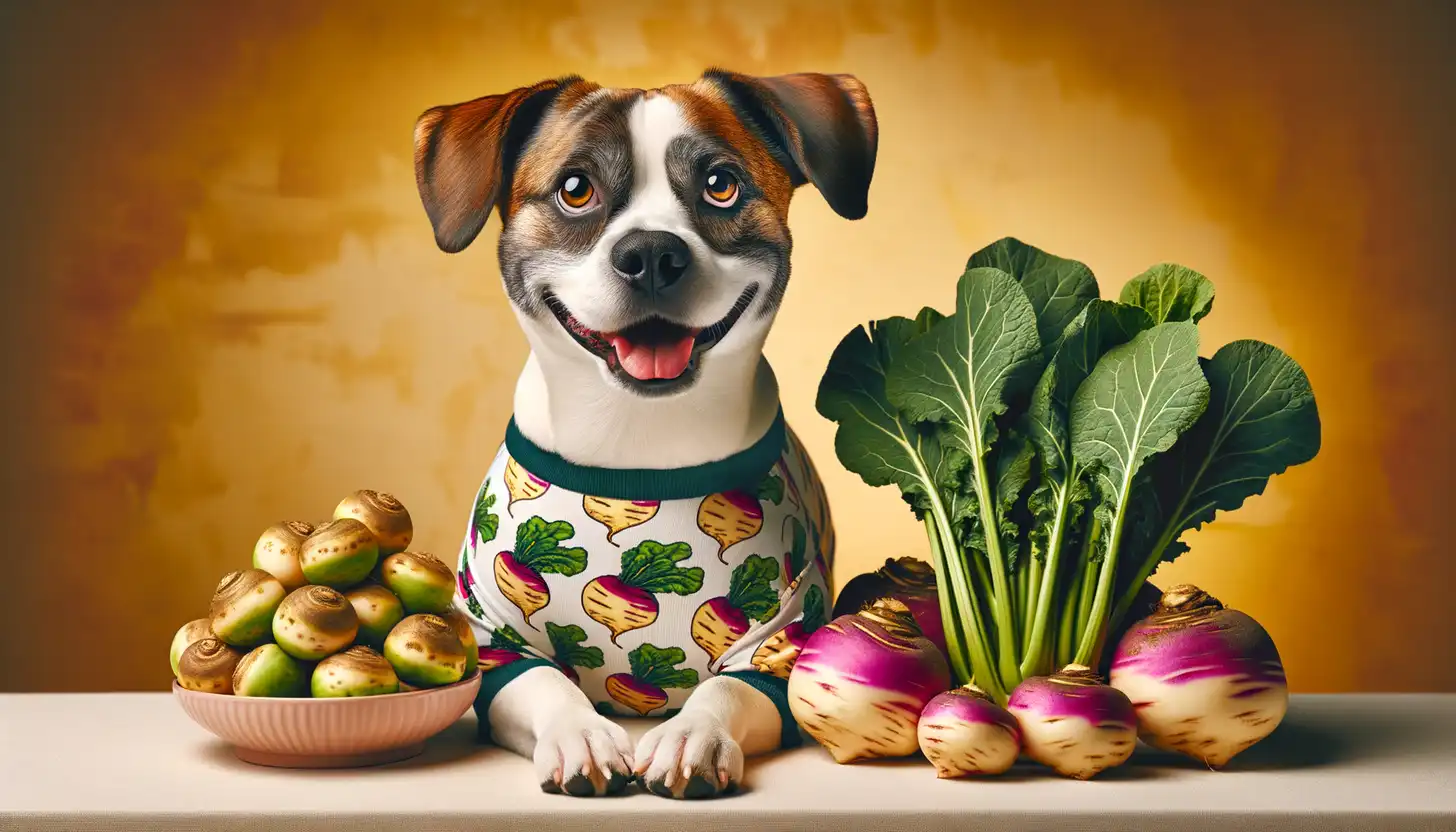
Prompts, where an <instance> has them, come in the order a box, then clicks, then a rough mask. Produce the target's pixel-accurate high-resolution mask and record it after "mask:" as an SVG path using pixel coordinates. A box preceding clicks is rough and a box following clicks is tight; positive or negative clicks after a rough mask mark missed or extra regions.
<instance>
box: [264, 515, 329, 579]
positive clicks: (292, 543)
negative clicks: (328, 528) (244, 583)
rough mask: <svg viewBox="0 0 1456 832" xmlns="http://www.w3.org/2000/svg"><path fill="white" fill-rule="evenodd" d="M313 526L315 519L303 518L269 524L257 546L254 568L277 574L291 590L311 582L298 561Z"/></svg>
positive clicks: (274, 575)
mask: <svg viewBox="0 0 1456 832" xmlns="http://www.w3.org/2000/svg"><path fill="white" fill-rule="evenodd" d="M313 528H314V527H313V524H312V523H305V522H303V521H301V520H288V521H285V522H282V523H274V524H273V525H271V526H269V527H268V528H267V529H266V530H265V531H264V532H263V534H262V535H261V536H260V537H259V538H258V542H257V543H256V544H255V545H254V546H253V568H254V569H261V570H263V571H264V572H267V573H268V574H270V575H272V576H273V577H275V578H277V579H278V582H279V583H281V584H283V588H284V589H286V590H288V591H289V592H292V591H293V590H295V589H298V588H299V587H301V586H303V585H304V584H306V583H308V578H306V577H304V575H303V567H302V566H300V565H299V563H298V553H299V552H300V551H301V550H302V549H303V541H305V540H307V539H308V536H309V535H311V534H313Z"/></svg>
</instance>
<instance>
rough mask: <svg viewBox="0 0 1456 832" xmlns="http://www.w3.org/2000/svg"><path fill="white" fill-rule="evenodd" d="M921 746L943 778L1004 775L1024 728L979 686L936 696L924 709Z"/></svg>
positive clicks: (1016, 752) (1019, 744)
mask: <svg viewBox="0 0 1456 832" xmlns="http://www.w3.org/2000/svg"><path fill="white" fill-rule="evenodd" d="M916 735H917V737H918V738H919V741H920V751H921V752H922V753H924V754H925V759H927V760H929V761H930V763H931V765H933V766H935V772H936V775H937V776H938V777H940V778H942V779H948V778H952V777H965V776H967V775H972V774H1000V773H1002V772H1003V771H1006V770H1007V769H1009V768H1011V766H1012V764H1013V763H1015V762H1016V756H1017V755H1018V754H1020V753H1021V727H1020V726H1019V725H1018V724H1017V722H1016V717H1014V716H1012V715H1011V712H1010V711H1008V710H1006V709H1005V708H1003V707H1001V706H1000V705H997V704H996V703H995V701H993V700H992V699H991V697H989V696H987V695H986V692H985V691H983V690H981V689H980V688H978V687H976V686H975V685H962V686H961V687H958V688H955V689H954V690H948V691H946V692H945V693H942V694H939V695H937V696H936V697H935V698H934V699H932V700H930V704H928V705H926V706H925V710H923V711H921V712H920V723H919V726H918V727H917V729H916Z"/></svg>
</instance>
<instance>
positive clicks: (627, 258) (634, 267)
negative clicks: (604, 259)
mask: <svg viewBox="0 0 1456 832" xmlns="http://www.w3.org/2000/svg"><path fill="white" fill-rule="evenodd" d="M692 262H693V252H692V249H689V248H688V244H687V243H685V242H683V238H681V237H679V236H677V235H676V234H673V233H672V232H670V231H641V230H638V231H629V232H627V233H626V234H624V235H622V239H620V240H618V241H617V244H616V245H614V246H612V268H613V269H614V270H615V271H616V272H617V274H618V275H619V276H620V277H621V278H622V279H623V280H625V281H627V284H628V285H629V286H631V287H632V288H633V289H635V290H637V291H639V292H644V293H646V294H649V295H656V294H658V293H659V292H663V291H665V290H667V289H669V288H671V287H672V286H673V284H675V283H677V282H678V281H679V280H680V279H682V276H683V275H684V274H686V273H687V270H688V267H689V266H691V265H692Z"/></svg>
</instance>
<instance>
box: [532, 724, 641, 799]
mask: <svg viewBox="0 0 1456 832" xmlns="http://www.w3.org/2000/svg"><path fill="white" fill-rule="evenodd" d="M631 754H632V745H631V741H630V740H629V739H628V738H627V732H626V731H624V730H622V726H620V725H617V724H616V723H614V722H611V721H610V720H608V719H607V718H606V717H604V716H602V715H601V714H598V713H596V712H594V711H588V710H582V711H580V712H571V713H564V714H560V715H558V716H556V717H555V718H554V719H553V720H552V723H551V727H550V728H548V729H547V730H546V731H545V732H544V733H543V734H542V735H541V737H540V738H539V739H538V740H537V741H536V752H535V755H534V762H535V764H536V777H537V779H538V780H539V781H540V783H541V791H544V792H546V793H548V794H569V795H571V796H573V797H597V796H601V795H608V794H616V793H617V792H620V791H621V790H622V789H623V788H625V787H626V785H627V784H628V783H630V782H631V781H632V757H631Z"/></svg>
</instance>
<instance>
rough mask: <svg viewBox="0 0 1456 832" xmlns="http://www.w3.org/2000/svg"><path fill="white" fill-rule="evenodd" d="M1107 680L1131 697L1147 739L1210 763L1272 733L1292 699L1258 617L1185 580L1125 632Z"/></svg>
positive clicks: (1223, 760) (1218, 763)
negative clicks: (1254, 617) (1147, 615)
mask: <svg viewBox="0 0 1456 832" xmlns="http://www.w3.org/2000/svg"><path fill="white" fill-rule="evenodd" d="M1111 683H1112V685H1113V687H1116V688H1117V689H1119V690H1121V691H1123V692H1124V693H1126V694H1127V696H1128V698H1129V699H1131V700H1132V703H1133V707H1134V708H1135V709H1136V712H1137V719H1138V728H1139V733H1140V734H1141V736H1142V739H1143V741H1144V742H1146V743H1148V744H1149V745H1152V746H1155V747H1157V748H1162V749H1165V750H1168V751H1174V752H1177V753H1180V754H1186V755H1187V756H1189V757H1192V758H1193V759H1195V760H1199V761H1201V762H1203V763H1204V764H1205V765H1208V766H1210V767H1213V768H1219V767H1222V766H1225V765H1228V762H1229V761H1230V760H1232V759H1233V758H1234V756H1235V755H1237V754H1239V753H1241V752H1242V751H1244V750H1245V749H1247V748H1248V747H1250V746H1252V745H1253V744H1254V743H1256V742H1258V741H1259V740H1262V739H1263V738H1265V737H1267V736H1269V734H1270V733H1272V732H1273V730H1274V729H1275V727H1277V726H1278V725H1279V722H1280V720H1282V719H1283V718H1284V713H1285V711H1286V709H1287V708H1288V705H1289V688H1288V687H1287V686H1286V682H1285V678H1284V666H1283V664H1282V663H1281V662H1280V660H1279V651H1278V650H1276V649H1275V648H1274V640H1273V639H1271V638H1270V637H1269V634H1268V633H1267V632H1265V630H1264V628H1263V627H1261V626H1259V622H1257V621H1255V620H1254V619H1253V618H1251V617H1249V616H1248V615H1246V614H1244V613H1241V612H1238V611H1237V610H1231V609H1226V608H1225V607H1224V606H1223V605H1222V604H1220V603H1219V602H1218V600H1217V599H1216V598H1213V597H1212V596H1210V595H1208V593H1206V592H1203V591H1202V590H1200V589H1198V588H1197V587H1195V586H1189V585H1186V584H1185V585H1181V586H1175V587H1173V588H1171V589H1169V590H1168V591H1167V592H1165V593H1163V600H1162V603H1161V604H1160V605H1159V607H1158V610H1157V612H1155V613H1153V614H1152V615H1151V616H1149V617H1148V618H1145V619H1143V620H1142V621H1140V622H1138V623H1137V624H1135V625H1134V626H1133V627H1132V628H1131V629H1129V630H1128V632H1127V634H1126V635H1124V636H1123V638H1122V641H1121V642H1120V643H1119V644H1118V645H1117V652H1116V654H1115V656H1114V658H1113V661H1112V674H1111Z"/></svg>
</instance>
